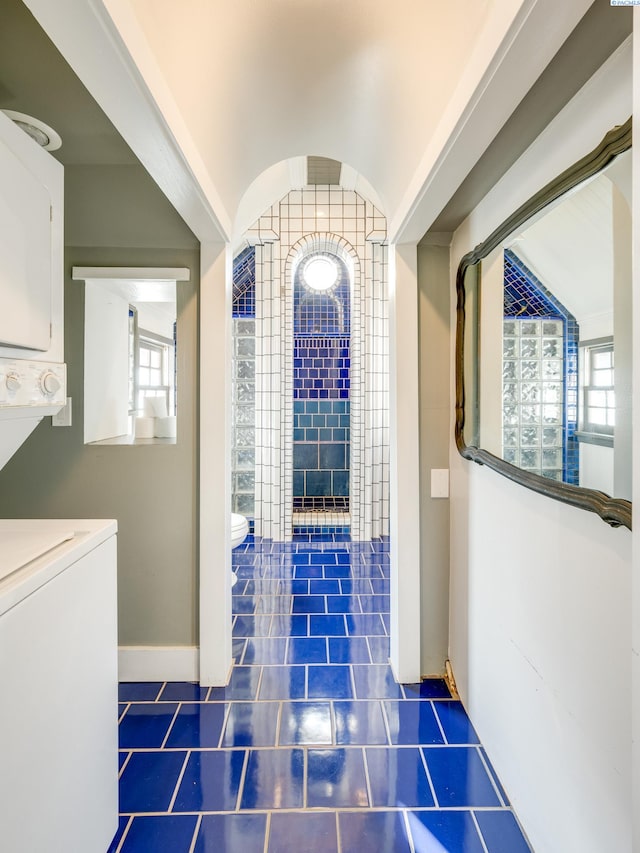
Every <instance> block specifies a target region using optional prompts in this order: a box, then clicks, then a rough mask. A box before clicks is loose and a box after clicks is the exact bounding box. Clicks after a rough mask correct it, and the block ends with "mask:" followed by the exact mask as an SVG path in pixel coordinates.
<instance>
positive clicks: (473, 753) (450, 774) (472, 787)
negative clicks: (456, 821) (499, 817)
mask: <svg viewBox="0 0 640 853" xmlns="http://www.w3.org/2000/svg"><path fill="white" fill-rule="evenodd" d="M423 751H424V755H425V759H426V762H427V767H428V768H429V773H430V774H431V780H432V781H433V787H434V789H435V792H436V797H437V798H438V804H439V806H440V807H441V808H464V807H475V806H499V805H500V801H499V800H498V796H497V794H496V792H495V789H494V787H493V785H492V784H491V780H490V778H489V776H488V775H487V771H486V770H485V767H484V764H483V763H482V759H481V758H480V756H479V754H478V751H477V750H476V749H473V748H471V747H461V746H451V747H448V748H447V749H441V748H438V747H425V748H424V750H423Z"/></svg>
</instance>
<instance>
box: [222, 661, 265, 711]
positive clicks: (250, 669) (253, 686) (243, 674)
mask: <svg viewBox="0 0 640 853" xmlns="http://www.w3.org/2000/svg"><path fill="white" fill-rule="evenodd" d="M260 669H261V668H260V667H259V666H234V667H233V670H232V671H231V678H230V679H229V684H228V685H227V686H226V687H212V688H211V692H210V693H209V701H210V702H218V701H222V700H225V699H227V700H229V699H255V698H256V694H257V692H258V682H259V681H260Z"/></svg>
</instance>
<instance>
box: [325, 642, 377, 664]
mask: <svg viewBox="0 0 640 853" xmlns="http://www.w3.org/2000/svg"><path fill="white" fill-rule="evenodd" d="M329 663H371V659H370V657H369V646H368V645H367V638H366V637H329Z"/></svg>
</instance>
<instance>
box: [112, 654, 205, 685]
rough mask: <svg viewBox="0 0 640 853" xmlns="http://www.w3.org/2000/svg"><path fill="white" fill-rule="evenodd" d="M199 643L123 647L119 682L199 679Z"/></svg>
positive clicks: (119, 664)
mask: <svg viewBox="0 0 640 853" xmlns="http://www.w3.org/2000/svg"><path fill="white" fill-rule="evenodd" d="M199 678H200V649H199V648H198V647H197V646H120V647H119V649H118V680H119V681H198V680H199Z"/></svg>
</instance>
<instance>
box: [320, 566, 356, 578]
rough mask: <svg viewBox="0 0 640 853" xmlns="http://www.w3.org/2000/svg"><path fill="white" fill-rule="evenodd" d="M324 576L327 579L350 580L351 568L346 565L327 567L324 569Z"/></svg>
mask: <svg viewBox="0 0 640 853" xmlns="http://www.w3.org/2000/svg"><path fill="white" fill-rule="evenodd" d="M324 576H325V578H339V579H342V578H350V577H351V567H350V566H344V565H337V566H325V567H324Z"/></svg>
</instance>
